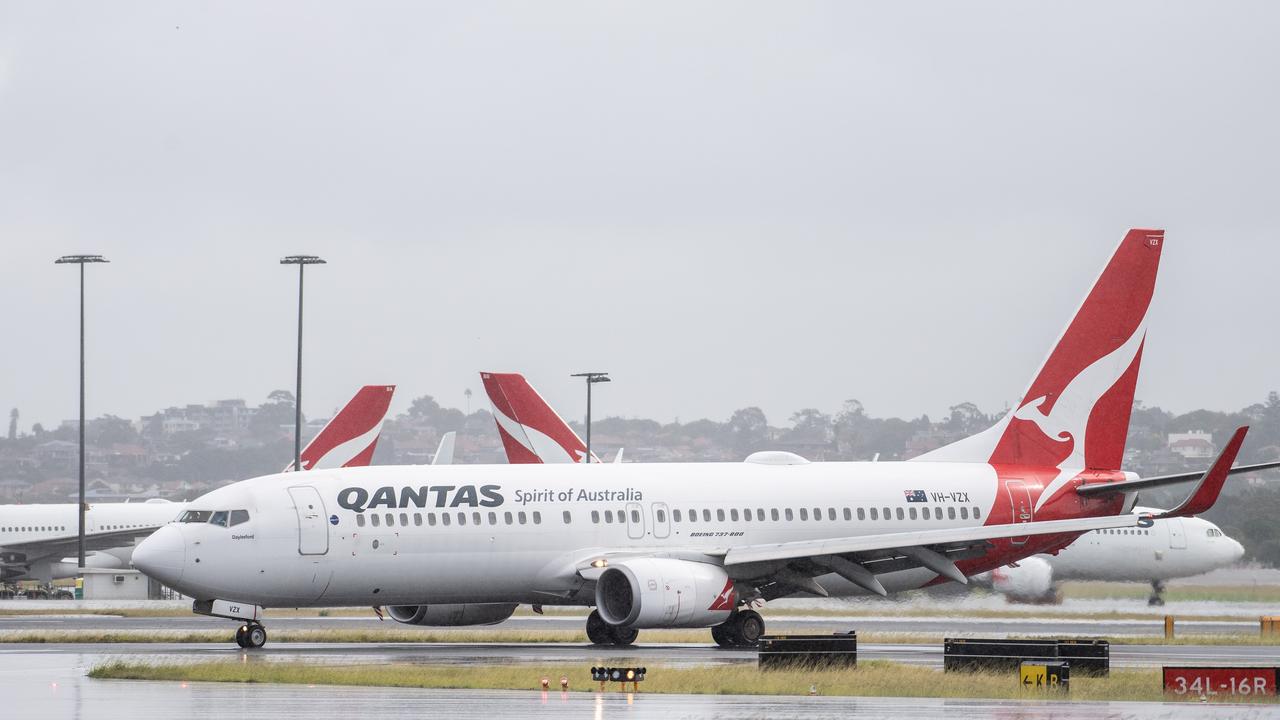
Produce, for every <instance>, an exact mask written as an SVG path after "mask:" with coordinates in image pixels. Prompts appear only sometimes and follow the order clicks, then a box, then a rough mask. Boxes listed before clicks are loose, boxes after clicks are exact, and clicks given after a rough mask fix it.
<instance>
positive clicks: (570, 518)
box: [564, 510, 662, 525]
mask: <svg viewBox="0 0 1280 720" xmlns="http://www.w3.org/2000/svg"><path fill="white" fill-rule="evenodd" d="M658 512H662V511H661V510H659V511H658ZM571 522H573V516H572V515H570V514H569V511H568V510H565V511H564V524H565V525H568V524H569V523H571Z"/></svg>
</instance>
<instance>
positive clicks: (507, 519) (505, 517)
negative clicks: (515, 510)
mask: <svg viewBox="0 0 1280 720" xmlns="http://www.w3.org/2000/svg"><path fill="white" fill-rule="evenodd" d="M502 522H504V523H506V524H507V525H510V524H511V513H509V512H504V513H502Z"/></svg>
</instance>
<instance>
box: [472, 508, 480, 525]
mask: <svg viewBox="0 0 1280 720" xmlns="http://www.w3.org/2000/svg"><path fill="white" fill-rule="evenodd" d="M471 523H472V524H473V525H480V524H482V521H481V518H480V513H479V512H478V511H477V512H473V513H471Z"/></svg>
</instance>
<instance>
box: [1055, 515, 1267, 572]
mask: <svg viewBox="0 0 1280 720" xmlns="http://www.w3.org/2000/svg"><path fill="white" fill-rule="evenodd" d="M1154 512H1159V511H1154ZM1243 555H1244V548H1243V547H1242V546H1241V545H1240V543H1238V542H1236V541H1235V540H1233V539H1231V538H1230V537H1227V536H1226V535H1225V534H1223V532H1222V531H1221V530H1219V529H1218V526H1216V525H1214V524H1213V523H1211V522H1209V521H1208V520H1204V519H1201V518H1196V517H1189V518H1166V519H1162V520H1156V521H1155V522H1154V523H1152V525H1151V527H1149V528H1125V529H1116V530H1097V531H1094V532H1088V533H1085V534H1083V535H1081V536H1080V538H1079V539H1077V540H1076V541H1075V542H1073V543H1071V545H1069V546H1067V547H1066V548H1064V549H1063V550H1062V551H1061V552H1059V553H1058V554H1057V555H1039V556H1037V557H1042V558H1044V559H1045V560H1047V561H1048V562H1049V565H1050V566H1051V567H1052V568H1053V576H1054V579H1055V580H1118V581H1132V580H1136V581H1144V582H1150V581H1154V580H1170V579H1173V578H1182V577H1192V576H1195V575H1200V574H1203V573H1207V572H1209V571H1210V570H1215V569H1217V568H1220V567H1224V566H1227V565H1230V564H1231V563H1234V562H1236V561H1237V560H1239V559H1240V558H1241V557H1242V556H1243Z"/></svg>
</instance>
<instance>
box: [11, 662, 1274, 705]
mask: <svg viewBox="0 0 1280 720" xmlns="http://www.w3.org/2000/svg"><path fill="white" fill-rule="evenodd" d="M106 657H107V656H104V655H98V654H96V653H93V652H85V653H79V654H76V653H65V652H28V651H25V650H20V651H18V652H9V653H6V654H5V657H4V658H3V662H2V663H0V697H3V698H4V708H5V713H6V716H7V717H53V718H71V719H73V720H137V718H152V717H155V718H173V717H231V718H237V719H249V720H253V719H256V718H271V719H273V720H291V719H293V718H299V719H301V718H305V719H306V720H314V719H315V718H317V717H333V718H346V717H378V718H385V719H387V720H400V719H401V718H405V719H407V718H414V719H415V720H417V719H418V718H422V717H445V718H460V719H462V720H468V719H473V718H474V719H483V720H493V718H593V719H596V720H604V719H605V718H637V719H640V718H661V720H678V719H681V718H689V719H702V718H725V719H726V720H729V719H733V720H749V719H754V718H803V719H804V720H835V719H836V718H847V717H851V716H852V717H859V716H860V717H868V718H920V717H943V716H945V717H948V718H960V719H968V718H1008V719H1010V720H1012V719H1014V718H1017V719H1019V720H1023V719H1025V720H1033V719H1036V718H1055V719H1058V720H1076V719H1080V720H1085V719H1093V718H1108V719H1109V718H1263V717H1275V716H1276V715H1277V708H1275V706H1269V707H1264V706H1249V705H1219V704H1213V705H1201V704H1197V703H1074V702H1060V701H1058V702H1043V701H1012V700H1010V701H1001V700H941V699H927V698H925V699H922V698H837V697H823V696H821V694H819V695H818V696H816V697H794V696H793V697H759V696H735V695H647V694H644V693H640V694H630V693H621V692H607V693H602V694H601V693H590V692H586V693H584V692H573V693H561V692H558V691H553V692H550V693H543V692H539V691H536V690H531V691H474V690H412V689H399V688H340V687H323V686H321V687H312V686H271V685H242V684H220V683H183V682H137V681H121V680H92V679H89V678H87V677H85V672H86V671H87V670H88V668H89V667H91V666H92V665H93V664H95V663H97V662H99V661H101V660H103V659H106ZM819 692H820V691H819Z"/></svg>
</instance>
